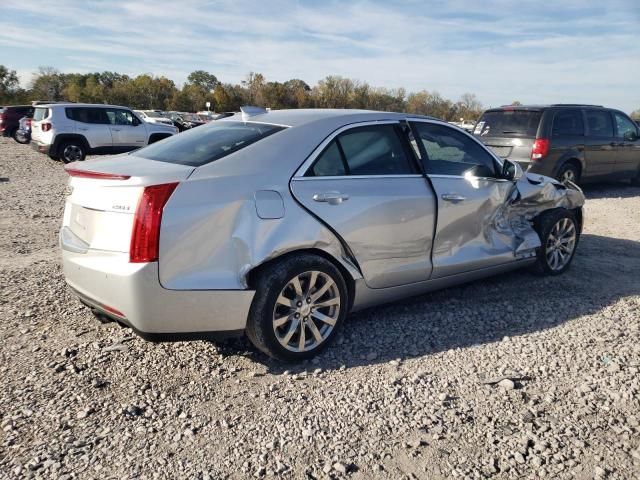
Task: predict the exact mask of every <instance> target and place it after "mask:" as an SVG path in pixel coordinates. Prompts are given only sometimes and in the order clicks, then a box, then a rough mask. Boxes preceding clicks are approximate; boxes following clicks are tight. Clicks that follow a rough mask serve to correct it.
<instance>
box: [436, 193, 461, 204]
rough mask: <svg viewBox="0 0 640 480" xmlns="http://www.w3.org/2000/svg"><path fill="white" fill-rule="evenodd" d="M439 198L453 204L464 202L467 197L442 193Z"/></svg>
mask: <svg viewBox="0 0 640 480" xmlns="http://www.w3.org/2000/svg"><path fill="white" fill-rule="evenodd" d="M441 198H442V199H443V200H446V201H447V202H453V203H458V202H464V201H465V200H466V199H467V197H463V196H462V195H458V194H457V193H443V194H442V196H441Z"/></svg>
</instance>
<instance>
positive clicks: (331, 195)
mask: <svg viewBox="0 0 640 480" xmlns="http://www.w3.org/2000/svg"><path fill="white" fill-rule="evenodd" d="M313 199H314V200H315V201H316V202H326V203H328V204H329V205H340V204H341V203H342V202H343V201H345V200H349V195H345V194H344V193H340V192H325V193H314V194H313Z"/></svg>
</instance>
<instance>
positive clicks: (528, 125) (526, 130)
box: [473, 110, 542, 137]
mask: <svg viewBox="0 0 640 480" xmlns="http://www.w3.org/2000/svg"><path fill="white" fill-rule="evenodd" d="M541 116H542V112H540V111H535V110H492V111H488V112H485V113H484V114H483V115H482V117H480V120H478V123H477V124H476V127H475V128H474V129H473V134H474V135H480V136H482V137H535V136H536V133H537V132H538V123H540V117H541Z"/></svg>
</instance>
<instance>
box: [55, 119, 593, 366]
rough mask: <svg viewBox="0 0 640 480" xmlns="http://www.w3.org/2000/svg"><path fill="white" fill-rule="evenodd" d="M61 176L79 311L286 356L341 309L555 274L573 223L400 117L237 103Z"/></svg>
mask: <svg viewBox="0 0 640 480" xmlns="http://www.w3.org/2000/svg"><path fill="white" fill-rule="evenodd" d="M283 153H286V154H283ZM66 169H67V172H68V173H69V175H70V186H71V187H72V193H71V195H70V196H69V197H68V198H67V200H66V207H65V214H64V221H63V225H62V229H61V232H60V244H61V247H62V258H63V268H64V274H65V277H66V281H67V283H68V284H69V285H70V286H71V288H72V289H73V290H74V291H75V293H76V294H77V295H78V296H79V297H80V299H81V301H82V302H84V303H85V304H86V305H88V306H90V308H92V309H93V310H94V312H96V313H97V314H98V315H101V316H103V317H105V318H110V319H112V320H116V321H118V322H120V323H122V324H124V325H128V326H130V327H132V328H133V329H134V330H135V331H136V332H137V333H139V334H141V335H142V336H144V337H146V338H149V339H153V340H171V339H173V340H175V339H182V340H185V339H193V338H202V337H207V336H211V335H214V336H215V335H230V334H238V333H242V332H243V331H245V332H246V333H247V335H248V337H249V339H250V340H251V341H252V342H253V343H254V345H256V347H258V348H259V349H260V350H262V351H264V352H265V353H267V354H268V355H271V356H274V357H276V358H280V359H284V360H298V359H302V358H308V357H310V356H313V355H315V354H316V353H318V352H319V351H320V350H322V349H323V348H324V347H325V346H326V345H327V344H328V343H329V342H330V341H331V340H332V339H333V338H334V337H335V334H336V331H337V329H338V328H339V326H340V324H341V323H342V322H343V321H344V319H345V317H346V316H347V314H348V312H349V311H352V310H358V309H362V308H365V307H369V306H373V305H377V304H381V303H384V302H389V301H392V300H395V299H399V298H402V297H406V296H410V295H417V294H419V293H422V292H426V291H430V290H434V289H437V288H442V287H446V286H450V285H453V284H457V283H461V282H466V281H470V280H474V279H477V278H481V277H484V276H487V275H491V274H496V273H499V272H504V271H507V270H511V269H514V268H518V267H524V266H530V267H533V268H535V269H536V270H537V271H538V272H540V273H542V274H548V275H557V274H560V273H562V272H564V271H565V270H566V269H567V268H568V267H569V264H570V263H571V260H572V258H573V255H574V252H575V249H576V246H577V245H578V239H579V236H580V232H581V228H582V205H583V203H584V196H583V195H582V192H581V191H580V190H579V189H578V188H577V187H574V186H565V185H562V184H559V183H557V182H556V181H555V180H552V179H550V178H540V177H539V176H536V177H535V178H529V177H528V176H526V175H523V172H522V170H521V169H520V167H519V166H517V164H515V163H512V162H511V161H509V160H503V159H500V158H499V157H497V156H496V155H495V154H493V153H492V152H491V151H490V150H488V149H487V148H486V147H485V146H484V145H483V144H482V143H480V142H479V141H477V140H476V139H475V138H474V137H473V136H471V135H469V134H468V133H466V132H464V131H462V130H460V129H458V128H456V127H452V126H451V125H448V124H447V123H445V122H441V121H438V120H435V119H430V118H427V117H420V116H414V115H405V114H400V113H390V112H363V111H361V110H324V109H317V110H277V111H271V112H267V111H265V110H263V109H260V108H257V107H252V108H243V113H242V114H237V115H235V116H233V117H228V118H225V119H222V120H218V121H216V122H212V123H209V124H208V125H206V126H203V127H200V128H195V129H192V130H189V131H187V132H185V133H182V134H180V135H177V136H175V137H173V138H170V139H167V140H165V141H163V142H160V143H158V144H156V145H151V146H149V147H146V148H143V149H141V150H138V151H136V152H133V153H131V154H130V155H128V156H127V157H126V158H125V159H123V158H120V157H111V158H105V159H99V160H92V161H90V162H85V163H75V164H71V165H67V167H66Z"/></svg>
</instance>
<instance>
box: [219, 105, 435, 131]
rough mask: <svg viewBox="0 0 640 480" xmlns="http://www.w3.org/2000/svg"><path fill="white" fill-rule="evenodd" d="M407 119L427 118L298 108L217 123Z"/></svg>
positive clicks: (292, 123) (293, 124) (238, 115)
mask: <svg viewBox="0 0 640 480" xmlns="http://www.w3.org/2000/svg"><path fill="white" fill-rule="evenodd" d="M407 117H412V118H429V117H423V116H421V115H410V114H406V113H396V112H380V111H374V110H356V109H338V108H299V109H289V110H269V111H266V112H265V113H259V114H257V115H255V114H254V115H250V116H246V115H243V114H242V113H236V114H234V115H233V116H230V117H226V118H222V119H220V120H218V121H219V122H229V121H246V122H259V123H270V124H274V125H283V126H287V127H299V126H302V125H306V124H309V123H314V122H317V121H321V120H329V121H330V120H331V119H334V120H336V121H339V120H341V119H348V120H349V122H366V121H367V120H371V121H374V120H402V119H404V118H407Z"/></svg>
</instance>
